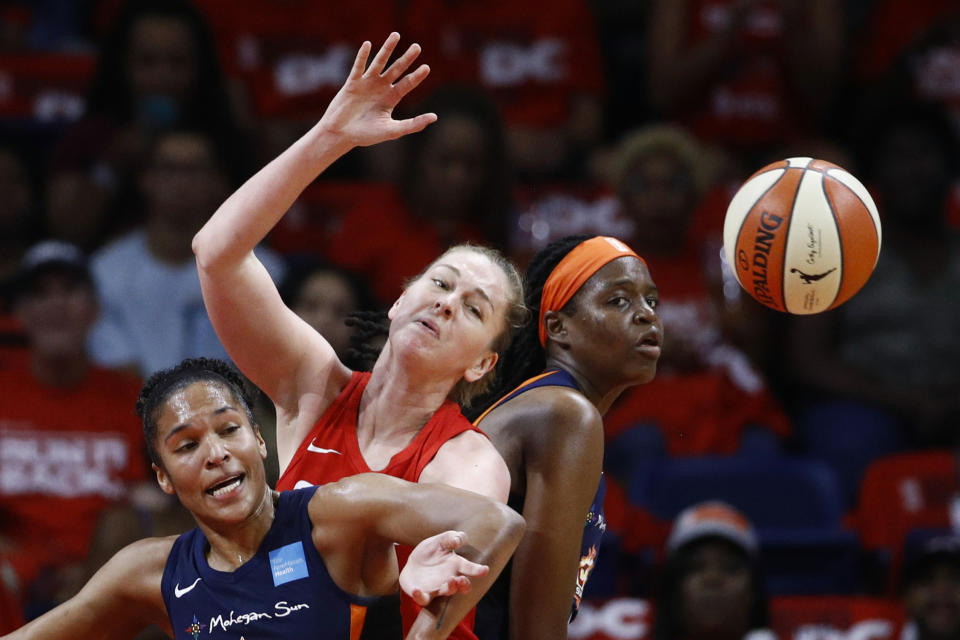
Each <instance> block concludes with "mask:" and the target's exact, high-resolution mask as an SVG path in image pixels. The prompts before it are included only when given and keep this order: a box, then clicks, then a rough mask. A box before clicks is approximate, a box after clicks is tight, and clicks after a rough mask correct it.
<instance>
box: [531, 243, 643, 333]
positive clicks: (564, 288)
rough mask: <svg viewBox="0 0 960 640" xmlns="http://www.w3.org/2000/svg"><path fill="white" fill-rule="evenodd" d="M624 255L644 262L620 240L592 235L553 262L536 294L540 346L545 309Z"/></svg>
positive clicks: (562, 301)
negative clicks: (539, 293) (539, 294)
mask: <svg viewBox="0 0 960 640" xmlns="http://www.w3.org/2000/svg"><path fill="white" fill-rule="evenodd" d="M625 256H631V257H634V258H636V259H637V260H639V261H640V262H642V263H643V264H644V265H646V262H645V261H644V259H643V258H641V257H640V256H639V255H637V253H636V252H635V251H634V250H633V249H631V248H630V247H628V246H627V245H626V244H624V243H623V242H621V241H620V240H617V239H616V238H611V237H607V236H595V237H593V238H590V239H589V240H584V241H583V242H581V243H580V244H578V245H577V246H576V247H574V248H573V249H571V250H570V252H569V253H568V254H567V255H566V256H564V258H563V259H562V260H561V261H560V262H559V263H557V266H556V267H554V268H553V271H551V272H550V276H549V277H548V278H547V281H546V282H545V283H544V285H543V294H542V295H541V296H540V318H539V333H540V344H541V346H546V345H547V330H546V328H545V327H544V324H543V317H544V314H546V312H547V311H559V310H560V309H563V307H564V305H566V304H567V303H568V302H570V300H571V299H572V298H573V296H574V295H576V293H577V291H579V290H580V287H582V286H583V284H584V283H585V282H586V281H587V280H589V279H590V277H591V276H593V274H595V273H596V272H597V271H599V270H600V269H602V268H603V267H604V266H606V265H607V264H609V263H610V262H613V261H614V260H616V259H617V258H623V257H625Z"/></svg>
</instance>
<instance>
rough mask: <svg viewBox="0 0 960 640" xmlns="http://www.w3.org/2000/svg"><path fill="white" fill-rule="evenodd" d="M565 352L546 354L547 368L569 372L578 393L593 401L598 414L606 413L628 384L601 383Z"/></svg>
mask: <svg viewBox="0 0 960 640" xmlns="http://www.w3.org/2000/svg"><path fill="white" fill-rule="evenodd" d="M565 356H566V352H561V353H559V354H551V355H549V356H547V365H546V368H547V369H563V370H564V371H566V372H567V373H569V374H570V375H571V376H572V377H573V379H574V380H575V381H576V383H577V386H578V387H579V388H580V393H582V394H583V395H584V396H586V398H587V400H589V401H590V402H591V403H593V406H595V407H596V408H597V411H599V412H600V415H601V416H603V415H606V413H607V411H608V410H609V409H610V407H611V406H612V405H613V403H614V401H616V399H617V398H618V397H620V394H621V393H623V390H624V389H626V388H627V387H628V386H629V385H627V384H623V385H619V386H617V385H607V384H603V383H602V382H601V381H599V380H598V379H597V377H596V376H591V375H589V374H588V373H587V372H585V371H583V369H582V367H580V366H579V365H578V364H577V362H576V361H574V360H573V359H572V358H568V357H565Z"/></svg>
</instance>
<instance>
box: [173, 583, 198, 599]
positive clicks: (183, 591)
mask: <svg viewBox="0 0 960 640" xmlns="http://www.w3.org/2000/svg"><path fill="white" fill-rule="evenodd" d="M198 582H200V578H197V579H196V580H194V581H193V584H192V585H190V586H189V587H184V588H183V589H181V588H180V583H179V582H178V583H177V585H176V586H175V587H174V588H173V595H175V596H177V597H178V598H180V597H182V596H184V595H186V594H188V593H190V592H191V591H193V588H194V587H195V586H197V583H198Z"/></svg>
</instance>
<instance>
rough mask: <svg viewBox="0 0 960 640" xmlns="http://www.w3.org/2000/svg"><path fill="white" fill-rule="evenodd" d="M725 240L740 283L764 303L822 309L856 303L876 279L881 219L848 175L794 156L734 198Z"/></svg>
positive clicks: (764, 172)
mask: <svg viewBox="0 0 960 640" xmlns="http://www.w3.org/2000/svg"><path fill="white" fill-rule="evenodd" d="M723 243H724V251H725V252H726V257H727V263H728V264H736V267H737V268H736V269H735V270H734V274H735V275H736V277H737V281H738V282H739V283H740V285H741V286H742V287H743V288H744V289H746V291H747V292H748V293H749V294H750V295H751V296H753V297H754V298H755V299H756V300H758V301H759V302H761V303H763V304H764V305H766V306H768V307H770V308H772V309H777V310H778V311H786V312H789V313H801V314H806V313H818V312H820V311H825V310H827V309H832V308H833V307H836V306H837V305H840V304H843V302H845V301H846V300H849V299H850V296H852V295H853V294H855V293H856V292H857V291H859V290H860V288H861V287H862V286H863V285H864V284H865V283H866V281H867V279H868V278H869V277H870V274H871V273H872V272H873V268H874V266H875V265H876V263H877V258H878V257H879V254H880V218H879V215H878V214H877V207H876V205H874V203H873V199H872V198H871V197H870V194H869V193H868V192H867V190H866V188H865V187H864V186H863V185H862V184H861V183H860V181H859V180H857V179H856V178H855V177H853V176H852V175H850V174H849V173H848V172H846V171H844V170H843V169H841V168H840V167H838V166H837V165H835V164H831V163H829V162H825V161H823V160H814V159H812V158H788V159H787V160H782V161H780V162H775V163H773V164H770V165H768V166H766V167H764V168H763V169H761V170H760V171H758V172H757V173H755V174H754V175H753V176H751V177H750V179H748V180H747V181H746V182H745V183H744V184H743V186H741V187H740V189H739V190H738V191H737V193H736V194H735V195H734V196H733V199H732V200H731V201H730V206H729V207H728V208H727V216H726V219H725V220H724V225H723ZM734 256H736V263H734V260H733V258H734Z"/></svg>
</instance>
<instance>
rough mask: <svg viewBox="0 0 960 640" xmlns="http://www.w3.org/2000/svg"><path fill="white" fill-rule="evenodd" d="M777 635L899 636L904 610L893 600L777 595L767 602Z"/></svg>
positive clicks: (889, 639)
mask: <svg viewBox="0 0 960 640" xmlns="http://www.w3.org/2000/svg"><path fill="white" fill-rule="evenodd" d="M770 623H771V624H770V627H771V628H772V629H773V631H774V633H775V634H776V635H777V637H778V638H783V639H785V640H786V639H790V638H872V639H874V640H896V639H897V638H900V637H901V636H900V633H901V629H902V627H903V623H904V612H903V608H902V607H901V605H900V603H899V602H897V601H896V600H887V599H883V598H867V597H863V596H819V597H811V596H803V597H779V598H773V599H772V600H771V601H770Z"/></svg>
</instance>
